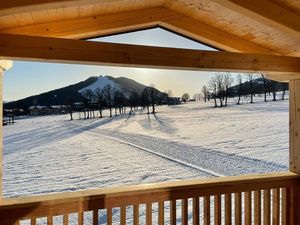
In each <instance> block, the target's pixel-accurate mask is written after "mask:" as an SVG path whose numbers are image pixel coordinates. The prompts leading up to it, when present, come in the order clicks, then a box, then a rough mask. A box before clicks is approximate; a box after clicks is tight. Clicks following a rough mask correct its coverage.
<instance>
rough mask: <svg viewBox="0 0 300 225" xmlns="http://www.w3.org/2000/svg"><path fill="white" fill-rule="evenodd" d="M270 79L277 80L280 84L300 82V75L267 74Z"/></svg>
mask: <svg viewBox="0 0 300 225" xmlns="http://www.w3.org/2000/svg"><path fill="white" fill-rule="evenodd" d="M265 75H266V76H267V78H268V79H271V80H275V81H278V82H289V81H290V80H298V79H300V74H293V73H280V74H272V73H267V74H265Z"/></svg>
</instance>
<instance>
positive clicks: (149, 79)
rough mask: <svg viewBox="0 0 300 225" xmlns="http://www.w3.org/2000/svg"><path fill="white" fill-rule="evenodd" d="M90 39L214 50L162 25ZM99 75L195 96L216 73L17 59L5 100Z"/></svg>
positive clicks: (8, 77)
mask: <svg viewBox="0 0 300 225" xmlns="http://www.w3.org/2000/svg"><path fill="white" fill-rule="evenodd" d="M90 41H105V42H115V43H127V44H140V45H152V46H165V47H176V48H188V49H202V50H213V49H212V48H210V47H208V46H205V45H202V44H200V43H198V42H194V41H192V40H189V39H187V38H184V37H181V36H179V35H176V34H174V33H171V32H169V31H166V30H162V29H160V28H156V29H151V30H144V31H138V32H132V33H127V34H120V35H115V36H108V37H103V38H98V39H93V40H90ZM100 75H109V76H112V77H122V76H123V77H128V78H131V79H134V80H136V81H137V82H140V83H142V84H144V85H154V86H155V87H156V88H158V89H159V90H161V91H166V90H172V93H173V95H174V96H182V94H183V93H185V92H187V93H189V94H190V96H193V95H194V94H195V93H200V90H201V87H202V86H203V85H205V84H207V81H208V80H209V78H210V77H211V76H213V75H214V73H212V72H199V71H182V70H180V71H179V70H163V69H145V68H125V67H108V66H89V65H78V64H57V63H41V62H24V61H14V66H13V68H12V69H10V70H8V71H5V73H4V93H3V94H4V101H13V100H17V99H21V98H25V97H28V96H31V95H36V94H40V93H44V92H47V91H50V90H53V89H57V88H61V87H64V86H67V85H71V84H74V83H77V82H80V81H83V80H85V79H87V78H88V77H90V76H100Z"/></svg>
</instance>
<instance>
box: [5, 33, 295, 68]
mask: <svg viewBox="0 0 300 225" xmlns="http://www.w3.org/2000/svg"><path fill="white" fill-rule="evenodd" d="M0 55H1V57H0V59H17V60H31V61H48V62H61V63H80V64H95V65H110V66H126V67H145V68H161V69H183V70H202V71H228V72H247V73H267V72H272V73H284V72H287V73H300V58H297V57H288V56H272V55H258V54H246V53H230V52H217V51H203V50H191V49H176V48H163V47H151V46H139V45H128V44H115V43H103V42H92V41H81V40H70V39H62V38H46V37H34V36H23V35H13V34H0Z"/></svg>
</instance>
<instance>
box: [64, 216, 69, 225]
mask: <svg viewBox="0 0 300 225" xmlns="http://www.w3.org/2000/svg"><path fill="white" fill-rule="evenodd" d="M63 224H64V225H68V224H69V216H68V214H64V215H63Z"/></svg>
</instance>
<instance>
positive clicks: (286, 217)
mask: <svg viewBox="0 0 300 225" xmlns="http://www.w3.org/2000/svg"><path fill="white" fill-rule="evenodd" d="M281 211H282V212H281V218H282V225H290V190H289V188H282V189H281Z"/></svg>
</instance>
